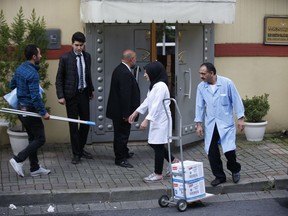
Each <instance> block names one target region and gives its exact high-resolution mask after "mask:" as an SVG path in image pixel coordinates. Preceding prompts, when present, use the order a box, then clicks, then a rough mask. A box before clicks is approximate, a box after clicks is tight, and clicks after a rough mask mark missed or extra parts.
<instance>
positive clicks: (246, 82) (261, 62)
mask: <svg viewBox="0 0 288 216" xmlns="http://www.w3.org/2000/svg"><path fill="white" fill-rule="evenodd" d="M267 15H281V16H282V15H283V16H284V15H286V16H287V15H288V1H287V0H266V1H264V0H237V3H236V19H235V23H234V24H231V25H216V26H215V43H216V44H219V43H259V44H262V43H263V31H264V17H265V16H267ZM287 49H288V46H287ZM215 65H216V66H217V70H218V72H219V74H221V75H224V76H227V77H230V78H232V79H233V80H234V82H235V83H236V85H237V88H238V90H239V92H240V94H241V96H242V97H245V95H248V96H249V97H251V96H253V95H259V94H263V93H268V94H270V96H269V101H270V104H271V109H270V111H269V113H268V115H267V117H266V119H267V120H268V121H269V124H268V128H267V129H268V132H275V131H280V130H282V129H287V128H288V113H287V112H286V111H285V110H286V109H287V107H288V97H287V92H288V85H287V84H286V83H287V81H288V57H225V58H224V57H221V58H216V59H215Z"/></svg>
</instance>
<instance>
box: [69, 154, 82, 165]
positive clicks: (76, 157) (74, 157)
mask: <svg viewBox="0 0 288 216" xmlns="http://www.w3.org/2000/svg"><path fill="white" fill-rule="evenodd" d="M80 161H81V157H80V156H78V155H74V156H73V158H72V161H71V163H72V164H78V163H80Z"/></svg>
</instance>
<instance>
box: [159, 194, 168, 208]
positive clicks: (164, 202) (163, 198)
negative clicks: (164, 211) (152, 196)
mask: <svg viewBox="0 0 288 216" xmlns="http://www.w3.org/2000/svg"><path fill="white" fill-rule="evenodd" d="M168 201H169V197H168V196H167V195H162V196H161V197H160V198H159V200H158V204H159V205H160V206H161V207H167V206H168V204H169V203H168Z"/></svg>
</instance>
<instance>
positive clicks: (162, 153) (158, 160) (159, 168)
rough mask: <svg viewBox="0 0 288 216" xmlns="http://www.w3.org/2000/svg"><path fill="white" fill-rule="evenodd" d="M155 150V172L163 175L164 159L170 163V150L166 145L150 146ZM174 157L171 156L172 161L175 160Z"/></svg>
mask: <svg viewBox="0 0 288 216" xmlns="http://www.w3.org/2000/svg"><path fill="white" fill-rule="evenodd" d="M149 146H151V147H152V148H153V149H154V153H155V165H154V166H155V167H154V172H155V173H156V174H158V175H161V174H162V172H163V165H164V158H165V159H166V160H167V161H169V155H168V150H167V148H166V147H165V146H166V144H149ZM174 158H175V157H174V156H173V155H172V154H171V161H173V160H174Z"/></svg>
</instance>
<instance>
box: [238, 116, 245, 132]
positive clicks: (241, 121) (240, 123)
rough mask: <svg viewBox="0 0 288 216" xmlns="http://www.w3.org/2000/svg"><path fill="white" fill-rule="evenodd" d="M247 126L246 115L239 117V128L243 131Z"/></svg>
mask: <svg viewBox="0 0 288 216" xmlns="http://www.w3.org/2000/svg"><path fill="white" fill-rule="evenodd" d="M244 127H245V121H244V117H242V118H240V119H238V129H239V130H240V131H241V132H242V131H243V130H244Z"/></svg>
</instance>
